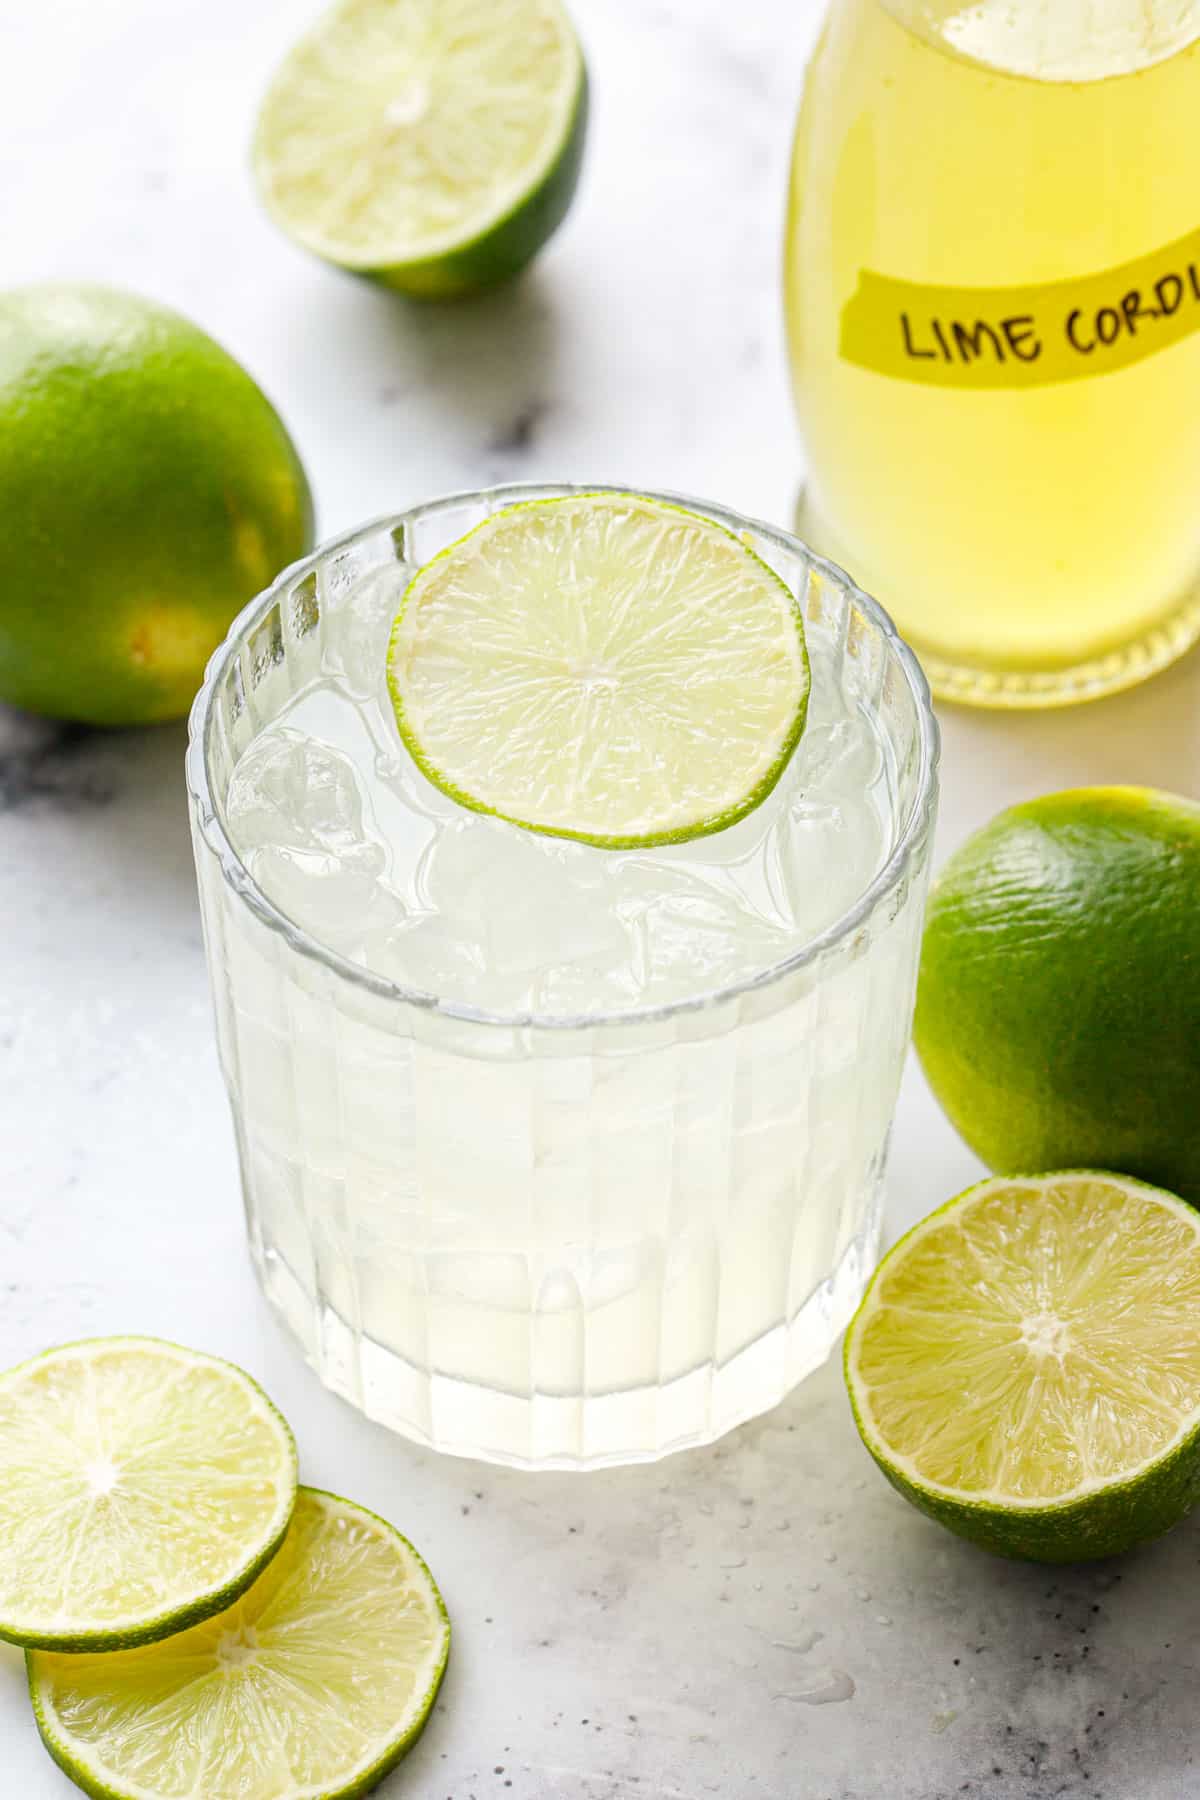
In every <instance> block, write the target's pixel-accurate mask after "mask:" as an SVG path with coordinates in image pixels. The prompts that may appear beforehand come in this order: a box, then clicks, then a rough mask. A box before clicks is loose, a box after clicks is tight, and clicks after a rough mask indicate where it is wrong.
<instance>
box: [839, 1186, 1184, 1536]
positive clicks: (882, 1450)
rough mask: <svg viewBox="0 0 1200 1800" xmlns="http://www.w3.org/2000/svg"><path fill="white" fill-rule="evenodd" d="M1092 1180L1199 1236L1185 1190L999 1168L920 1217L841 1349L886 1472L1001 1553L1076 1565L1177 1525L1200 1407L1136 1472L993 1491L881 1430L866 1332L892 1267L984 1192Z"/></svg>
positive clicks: (859, 1419) (912, 1498)
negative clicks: (1047, 1494) (937, 1469)
mask: <svg viewBox="0 0 1200 1800" xmlns="http://www.w3.org/2000/svg"><path fill="white" fill-rule="evenodd" d="M1074 1182H1086V1183H1088V1184H1092V1183H1098V1184H1109V1185H1112V1186H1115V1187H1116V1188H1118V1189H1120V1190H1122V1191H1123V1192H1126V1193H1130V1194H1134V1195H1138V1194H1141V1195H1145V1196H1147V1197H1148V1198H1149V1199H1150V1200H1151V1201H1152V1202H1153V1203H1154V1204H1156V1205H1160V1206H1162V1207H1164V1208H1165V1209H1167V1210H1168V1211H1170V1212H1171V1213H1172V1214H1173V1215H1174V1216H1175V1217H1176V1218H1177V1219H1179V1220H1180V1221H1181V1222H1182V1223H1184V1224H1186V1225H1187V1227H1188V1228H1189V1230H1190V1231H1191V1232H1192V1233H1193V1234H1194V1235H1195V1237H1196V1239H1197V1242H1200V1214H1197V1213H1196V1211H1195V1210H1194V1209H1193V1208H1192V1207H1191V1206H1189V1205H1188V1204H1187V1202H1186V1201H1183V1200H1181V1199H1180V1198H1179V1197H1178V1195H1175V1194H1171V1193H1168V1192H1167V1191H1166V1190H1165V1189H1162V1188H1157V1187H1153V1186H1151V1185H1150V1184H1149V1183H1147V1182H1142V1181H1138V1180H1136V1179H1134V1178H1132V1177H1130V1176H1126V1175H1120V1174H1115V1173H1113V1172H1110V1171H1106V1170H1095V1169H1064V1170H1055V1171H1053V1172H1051V1173H1049V1174H1045V1175H1031V1176H991V1177H989V1178H987V1179H986V1180H984V1181H980V1182H978V1183H976V1184H975V1185H974V1186H972V1187H970V1188H968V1189H966V1190H965V1191H964V1192H963V1193H961V1194H959V1195H957V1196H955V1197H954V1198H953V1199H951V1200H949V1201H947V1202H946V1203H945V1204H944V1205H943V1206H940V1207H938V1208H937V1209H936V1210H935V1211H933V1212H932V1213H930V1214H928V1216H927V1217H926V1218H924V1219H922V1220H920V1221H919V1222H918V1223H917V1224H916V1225H914V1226H913V1227H912V1228H911V1229H910V1230H909V1231H907V1232H906V1233H905V1234H904V1236H903V1237H901V1238H900V1239H899V1240H898V1241H897V1242H896V1244H895V1245H893V1247H892V1249H891V1250H890V1251H889V1252H888V1254H887V1255H886V1256H885V1257H884V1259H883V1260H882V1262H881V1263H880V1265H879V1267H878V1268H877V1269H876V1271H875V1273H874V1275H873V1276H872V1278H871V1281H870V1283H869V1284H868V1286H867V1289H866V1292H865V1293H864V1295H863V1298H862V1302H861V1304H860V1306H859V1308H858V1311H857V1313H856V1314H855V1316H854V1318H853V1320H852V1321H851V1323H850V1325H849V1327H848V1329H847V1332H846V1337H845V1342H844V1345H843V1354H842V1366H843V1374H844V1378H845V1384H846V1390H847V1393H848V1395H849V1398H850V1406H851V1410H852V1412H853V1415H854V1422H855V1425H856V1427H857V1429H858V1433H859V1436H860V1437H861V1439H862V1441H863V1443H864V1445H865V1446H866V1448H867V1450H868V1451H869V1452H870V1454H871V1456H872V1458H873V1460H874V1461H875V1463H876V1465H877V1467H878V1468H879V1470H880V1472H881V1473H882V1474H883V1475H884V1476H885V1477H886V1479H887V1480H888V1481H889V1482H890V1483H891V1485H892V1486H893V1487H894V1488H895V1489H896V1491H897V1492H898V1493H900V1494H902V1495H903V1496H904V1498H905V1499H906V1500H908V1501H909V1502H910V1503H911V1504H912V1505H913V1506H915V1507H916V1508H917V1509H918V1510H919V1511H921V1512H923V1513H925V1514H926V1515H927V1516H928V1517H929V1518H931V1519H934V1520H936V1521H937V1523H939V1524H941V1525H944V1526H945V1527H946V1528H947V1529H948V1530H950V1531H952V1532H954V1533H955V1534H956V1535H957V1536H959V1537H962V1538H965V1539H967V1540H968V1541H969V1542H971V1543H972V1544H975V1545H976V1546H978V1547H979V1548H981V1549H984V1550H988V1551H991V1552H992V1553H993V1554H995V1555H999V1556H1005V1557H1010V1558H1014V1559H1018V1560H1022V1561H1033V1562H1046V1563H1070V1562H1086V1561H1093V1560H1098V1559H1100V1558H1104V1557H1108V1556H1116V1555H1120V1554H1123V1553H1124V1552H1125V1551H1127V1550H1130V1549H1133V1548H1135V1547H1136V1546H1137V1545H1139V1544H1143V1543H1147V1542H1149V1541H1151V1540H1152V1539H1154V1538H1156V1537H1160V1536H1162V1535H1163V1533H1164V1532H1166V1531H1169V1530H1171V1529H1172V1528H1173V1527H1174V1526H1175V1525H1177V1524H1179V1523H1180V1521H1181V1520H1182V1519H1183V1518H1185V1517H1186V1516H1187V1514H1188V1513H1190V1512H1191V1511H1192V1510H1193V1508H1194V1507H1195V1506H1196V1504H1197V1502H1198V1501H1200V1405H1197V1406H1194V1407H1192V1408H1190V1409H1189V1410H1188V1411H1186V1412H1185V1413H1184V1414H1183V1415H1182V1416H1181V1418H1180V1420H1179V1423H1178V1425H1177V1427H1176V1429H1175V1430H1174V1432H1173V1433H1172V1434H1171V1436H1170V1437H1169V1439H1167V1440H1166V1441H1165V1442H1164V1443H1163V1444H1162V1445H1161V1446H1159V1447H1158V1448H1157V1449H1156V1451H1155V1453H1154V1454H1153V1455H1152V1456H1150V1457H1148V1458H1147V1459H1146V1460H1145V1461H1144V1462H1143V1463H1142V1464H1141V1465H1139V1466H1137V1467H1133V1468H1131V1469H1130V1470H1129V1472H1128V1474H1123V1475H1120V1476H1114V1477H1109V1478H1107V1479H1105V1478H1093V1479H1091V1480H1088V1481H1085V1482H1082V1483H1080V1484H1079V1486H1078V1487H1077V1488H1076V1489H1073V1490H1072V1491H1071V1492H1069V1493H1067V1494H1064V1495H1063V1496H1061V1497H1058V1498H1054V1499H1045V1498H1041V1497H1034V1496H1024V1495H1018V1494H1012V1493H1007V1492H1000V1491H998V1490H995V1489H991V1490H986V1489H985V1490H978V1489H967V1488H963V1487H960V1486H952V1485H949V1484H943V1483H939V1482H936V1481H933V1480H931V1479H929V1478H928V1477H927V1476H922V1475H921V1474H920V1473H919V1472H918V1470H917V1468H916V1464H915V1462H914V1460H913V1458H912V1457H911V1456H909V1455H907V1454H906V1453H904V1452H902V1451H899V1450H897V1449H896V1448H894V1447H893V1446H892V1445H891V1444H889V1443H888V1442H887V1441H886V1440H885V1439H884V1437H883V1434H882V1432H881V1431H880V1429H879V1427H878V1424H877V1421H876V1419H875V1416H874V1412H873V1409H872V1407H871V1403H870V1399H869V1388H868V1384H867V1383H866V1381H865V1379H864V1378H863V1377H862V1375H861V1372H860V1368H859V1352H860V1346H861V1341H862V1336H863V1333H864V1331H865V1329H866V1327H867V1326H868V1324H869V1323H870V1322H871V1321H872V1319H873V1318H875V1317H877V1316H878V1314H879V1312H880V1311H881V1310H883V1309H882V1306H881V1305H880V1304H879V1301H878V1295H879V1291H880V1287H881V1285H882V1283H883V1282H884V1281H885V1280H886V1279H887V1278H888V1275H889V1272H890V1271H892V1270H894V1269H895V1268H896V1267H897V1266H898V1264H900V1263H901V1262H902V1261H903V1259H904V1257H905V1255H906V1253H907V1252H908V1251H910V1250H911V1249H913V1248H914V1247H916V1246H917V1245H918V1244H919V1243H920V1242H921V1240H922V1239H923V1238H924V1237H926V1236H927V1235H928V1234H929V1233H930V1232H931V1231H933V1230H935V1229H937V1228H938V1226H939V1225H941V1224H945V1223H946V1222H947V1221H948V1220H952V1219H953V1217H954V1215H955V1214H956V1213H959V1212H961V1211H963V1210H964V1209H966V1208H967V1207H968V1206H970V1205H971V1204H972V1203H974V1202H977V1201H978V1200H979V1199H980V1198H981V1197H982V1196H986V1195H989V1194H992V1193H997V1192H1001V1191H1003V1190H1007V1189H1012V1188H1020V1189H1033V1190H1037V1189H1039V1188H1040V1189H1051V1188H1061V1187H1062V1186H1063V1185H1064V1184H1070V1183H1074Z"/></svg>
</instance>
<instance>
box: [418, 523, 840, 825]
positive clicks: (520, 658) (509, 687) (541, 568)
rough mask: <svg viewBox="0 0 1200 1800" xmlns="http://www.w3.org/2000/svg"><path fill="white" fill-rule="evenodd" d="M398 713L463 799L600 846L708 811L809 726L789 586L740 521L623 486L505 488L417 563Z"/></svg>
mask: <svg viewBox="0 0 1200 1800" xmlns="http://www.w3.org/2000/svg"><path fill="white" fill-rule="evenodd" d="M388 678H389V683H390V686H391V692H392V700H393V704H394V706H395V711H396V719H397V723H398V725H399V728H400V733H401V736H402V737H403V738H404V741H405V743H406V744H407V746H408V748H409V750H410V752H411V753H412V756H413V758H414V759H415V761H416V763H417V764H418V766H419V767H420V769H421V770H422V771H423V773H424V774H425V775H426V776H427V777H428V778H429V780H430V781H432V782H434V783H435V784H436V785H437V786H438V787H439V788H441V789H442V790H443V791H444V792H445V793H447V794H449V795H451V796H452V798H454V799H455V800H457V801H459V802H460V804H462V805H464V806H468V807H472V808H473V809H474V810H475V811H477V812H485V813H494V814H496V815H497V816H498V817H500V818H503V819H507V820H509V821H511V822H512V823H514V824H517V825H523V826H526V827H527V828H528V829H530V830H532V831H540V832H545V833H548V834H550V835H551V836H557V837H569V838H579V839H582V840H583V841H584V842H585V843H590V844H599V845H603V846H606V847H608V848H615V849H631V848H636V847H639V846H643V845H648V844H668V843H676V842H680V841H682V840H684V839H688V838H694V837H700V836H703V835H705V834H706V833H709V832H713V831H719V830H721V829H723V828H724V827H725V826H727V825H730V824H732V823H733V822H734V821H735V820H737V819H740V818H742V817H743V816H744V815H745V814H746V813H748V812H750V811H752V810H753V808H754V807H755V806H757V805H758V804H759V803H760V802H761V801H762V800H763V799H765V797H766V795H767V794H768V793H769V792H770V791H771V789H772V788H773V787H774V785H775V783H776V782H777V781H778V779H779V776H780V775H781V773H782V772H783V769H784V768H785V766H786V764H787V761H788V758H789V757H790V755H791V753H792V751H793V749H794V748H795V746H796V744H797V742H798V741H799V738H800V735H801V732H802V731H803V729H804V720H805V714H806V711H807V706H808V691H809V669H808V657H807V654H806V651H805V645H804V627H803V622H802V619H801V615H800V608H799V603H798V602H797V600H796V598H795V596H794V595H793V594H792V593H791V592H790V591H789V589H788V588H787V587H785V585H784V584H783V582H782V581H781V580H780V579H779V577H778V576H777V575H776V574H775V573H774V572H773V571H772V570H771V569H769V568H768V567H767V566H766V564H765V563H763V562H761V561H760V560H759V558H758V557H757V556H755V555H754V553H753V552H752V551H751V550H749V549H748V548H747V547H746V545H745V544H744V543H743V542H742V541H741V539H740V538H738V537H735V536H734V534H733V533H732V532H730V531H727V530H726V529H725V528H724V527H723V526H721V525H718V524H716V523H715V522H714V521H713V520H711V519H708V518H705V517H702V516H701V515H699V514H697V513H692V512H689V511H686V510H685V509H684V508H682V507H678V506H674V505H670V504H668V503H666V502H663V501H658V500H650V499H642V498H640V497H638V496H635V495H626V494H618V493H598V494H581V495H575V496H571V497H568V498H564V499H553V500H538V501H530V502H526V503H524V504H521V505H517V506H513V507H509V508H506V509H505V510H504V511H503V512H500V513H497V514H496V515H495V517H493V518H491V519H488V520H487V521H485V523H484V524H482V525H480V526H478V527H476V529H475V530H474V531H472V532H470V533H468V535H467V536H466V537H464V538H461V539H459V541H458V542H457V543H455V544H452V545H451V546H450V547H449V549H447V550H444V551H443V552H442V553H441V555H440V556H437V557H435V558H434V559H433V561H432V562H430V563H428V564H427V565H426V566H425V567H424V568H423V569H422V570H421V571H420V572H419V573H418V574H417V575H416V576H415V578H414V579H413V581H412V582H411V583H410V585H409V588H408V590H407V592H406V594H405V597H404V601H403V604H402V606H401V610H400V614H399V616H398V618H397V620H396V624H395V627H394V629H393V632H392V641H391V647H390V652H389V664H388Z"/></svg>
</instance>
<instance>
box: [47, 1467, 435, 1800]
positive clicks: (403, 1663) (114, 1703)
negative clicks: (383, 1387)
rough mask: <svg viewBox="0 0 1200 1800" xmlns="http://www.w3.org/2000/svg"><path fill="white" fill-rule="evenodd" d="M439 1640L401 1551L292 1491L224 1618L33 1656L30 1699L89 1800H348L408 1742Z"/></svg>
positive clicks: (426, 1587)
mask: <svg viewBox="0 0 1200 1800" xmlns="http://www.w3.org/2000/svg"><path fill="white" fill-rule="evenodd" d="M449 1650H450V1624H449V1620H448V1619H447V1617H446V1609H445V1607H444V1606H443V1604H442V1597H441V1595H440V1594H439V1593H438V1590H437V1588H436V1587H435V1585H434V1582H433V1577H432V1576H431V1575H430V1573H429V1570H428V1569H427V1568H426V1567H425V1564H424V1563H423V1562H422V1560H421V1558H420V1557H419V1556H418V1555H417V1552H416V1551H415V1550H414V1549H413V1547H412V1545H411V1544H409V1543H408V1542H407V1541H406V1540H405V1539H404V1538H402V1537H401V1536H400V1534H399V1532H398V1531H394V1530H393V1529H392V1527H391V1526H390V1525H387V1524H385V1523H384V1521H383V1520H382V1519H377V1518H376V1517H375V1515H374V1514H373V1513H369V1512H365V1511H364V1510H363V1508H362V1507H360V1506H354V1505H352V1504H351V1503H350V1502H349V1501H348V1500H338V1499H335V1498H334V1496H333V1495H331V1494H323V1493H319V1492H318V1491H317V1490H315V1489H313V1488H301V1490H300V1495H299V1499H298V1500H297V1503H296V1512H295V1517H294V1519H293V1521H292V1527H291V1530H290V1531H289V1533H288V1536H287V1539H286V1541H285V1543H284V1546H283V1549H282V1550H281V1551H280V1553H279V1555H278V1556H277V1557H276V1559H275V1561H274V1562H273V1563H272V1564H271V1565H270V1567H269V1568H268V1569H267V1570H266V1571H265V1573H264V1574H262V1575H261V1576H260V1577H259V1579H258V1581H257V1582H256V1583H255V1585H254V1586H253V1587H252V1588H251V1589H250V1591H249V1593H247V1594H244V1595H243V1596H242V1598H241V1599H240V1600H239V1601H238V1602H237V1604H236V1605H235V1606H233V1607H231V1608H230V1609H229V1611H228V1612H225V1613H222V1614H221V1616H220V1617H219V1618H216V1619H209V1620H208V1621H207V1622H206V1623H205V1624H203V1625H198V1626H195V1627H194V1628H193V1629H192V1630H191V1631H188V1632H185V1633H183V1635H182V1636H180V1637H176V1638H172V1639H171V1640H170V1642H169V1643H165V1644H155V1645H152V1646H150V1647H148V1648H145V1649H141V1650H125V1651H120V1652H118V1653H117V1654H116V1655H111V1656H86V1657H81V1656H70V1657H68V1656H55V1655H49V1654H47V1653H46V1652H44V1651H31V1652H30V1655H29V1658H28V1665H29V1691H30V1695H31V1698H32V1700H33V1709H34V1713H35V1715H36V1717H37V1723H38V1729H39V1731H40V1732H41V1734H42V1738H43V1741H44V1742H45V1745H46V1748H47V1749H48V1750H49V1752H50V1754H51V1756H52V1757H53V1758H54V1760H55V1761H56V1762H57V1763H58V1764H59V1765H60V1767H61V1768H63V1769H64V1770H65V1771H66V1773H67V1774H68V1775H69V1776H70V1777H71V1779H72V1781H74V1782H76V1783H77V1784H78V1785H79V1786H80V1787H81V1788H82V1789H83V1790H84V1792H85V1793H88V1794H94V1795H97V1796H99V1797H100V1800H350V1797H351V1796H354V1795H358V1794H365V1793H367V1792H369V1790H370V1789H371V1788H373V1787H374V1786H375V1784H376V1783H377V1782H379V1781H380V1780H382V1778H383V1776H384V1775H385V1774H386V1773H387V1771H388V1770H389V1769H390V1768H391V1767H392V1765H393V1764H394V1763H396V1762H398V1761H399V1760H400V1758H401V1757H402V1756H403V1755H404V1752H405V1751H406V1750H407V1749H409V1748H410V1747H411V1745H412V1744H413V1743H414V1741H415V1740H416V1738H417V1737H418V1736H419V1735H420V1732H421V1729H422V1727H423V1725H424V1723H425V1720H426V1719H427V1717H428V1715H429V1711H430V1708H431V1707H432V1705H433V1702H434V1699H435V1698H436V1696H437V1691H438V1688H439V1686H440V1684H441V1680H442V1675H443V1672H444V1670H445V1667H446V1658H447V1656H448V1654H449Z"/></svg>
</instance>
